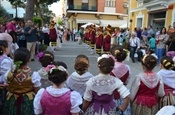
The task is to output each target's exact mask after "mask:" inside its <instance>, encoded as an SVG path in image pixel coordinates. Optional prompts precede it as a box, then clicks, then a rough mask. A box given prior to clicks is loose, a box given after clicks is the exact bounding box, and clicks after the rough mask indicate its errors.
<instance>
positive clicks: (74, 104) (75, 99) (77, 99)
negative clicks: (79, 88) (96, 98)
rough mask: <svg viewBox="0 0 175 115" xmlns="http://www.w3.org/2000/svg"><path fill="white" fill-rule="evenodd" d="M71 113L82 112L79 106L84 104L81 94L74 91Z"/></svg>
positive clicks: (72, 93)
mask: <svg viewBox="0 0 175 115" xmlns="http://www.w3.org/2000/svg"><path fill="white" fill-rule="evenodd" d="M70 100H71V105H72V106H71V110H70V112H71V113H78V112H80V108H79V106H80V105H81V104H82V97H81V95H80V94H79V93H77V92H75V91H73V92H71V99H70Z"/></svg>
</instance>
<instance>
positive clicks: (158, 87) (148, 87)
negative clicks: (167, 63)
mask: <svg viewBox="0 0 175 115" xmlns="http://www.w3.org/2000/svg"><path fill="white" fill-rule="evenodd" d="M156 60H157V59H156V58H155V57H154V56H152V55H145V56H144V57H143V59H142V68H143V73H140V74H139V75H137V76H136V77H135V79H134V80H133V83H132V85H131V86H132V87H131V90H130V91H131V108H132V110H131V112H132V115H155V114H156V113H157V111H158V97H163V96H164V95H165V92H164V90H163V88H164V87H163V81H162V79H161V77H159V76H158V74H157V73H156V72H154V71H153V69H154V67H155V66H156V64H157V61H156Z"/></svg>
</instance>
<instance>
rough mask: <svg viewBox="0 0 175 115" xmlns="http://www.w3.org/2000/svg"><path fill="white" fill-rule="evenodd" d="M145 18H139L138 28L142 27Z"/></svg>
mask: <svg viewBox="0 0 175 115" xmlns="http://www.w3.org/2000/svg"><path fill="white" fill-rule="evenodd" d="M142 21H143V18H137V27H142Z"/></svg>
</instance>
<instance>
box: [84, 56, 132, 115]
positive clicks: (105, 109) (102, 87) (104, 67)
mask: <svg viewBox="0 0 175 115" xmlns="http://www.w3.org/2000/svg"><path fill="white" fill-rule="evenodd" d="M97 62H98V68H99V70H100V73H99V74H98V75H97V76H95V77H93V78H90V79H89V81H88V82H87V83H86V85H87V87H86V91H85V94H84V102H83V107H82V110H83V111H84V112H85V115H109V114H110V115H115V114H116V106H115V102H114V101H113V92H114V91H115V90H117V91H118V92H119V93H120V96H121V97H122V98H124V101H123V104H122V105H120V106H118V107H117V112H121V113H122V112H123V111H125V109H126V107H127V106H128V104H129V100H130V99H129V94H130V93H129V91H128V90H127V88H126V87H125V86H124V85H123V83H122V82H121V81H120V80H119V79H118V78H116V77H113V76H111V75H110V73H111V71H112V70H113V67H114V60H113V59H112V58H111V57H109V55H107V54H103V55H102V56H101V57H99V58H98V60H97Z"/></svg>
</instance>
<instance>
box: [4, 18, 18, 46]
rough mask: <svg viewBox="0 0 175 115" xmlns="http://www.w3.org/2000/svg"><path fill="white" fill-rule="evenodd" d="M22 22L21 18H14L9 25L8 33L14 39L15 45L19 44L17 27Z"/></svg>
mask: <svg viewBox="0 0 175 115" xmlns="http://www.w3.org/2000/svg"><path fill="white" fill-rule="evenodd" d="M19 21H20V19H19V18H17V17H16V18H14V19H13V20H12V21H11V22H9V23H8V24H7V33H9V34H10V35H11V36H12V38H13V43H14V42H17V33H16V32H17V30H16V25H17V24H18V22H19Z"/></svg>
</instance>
